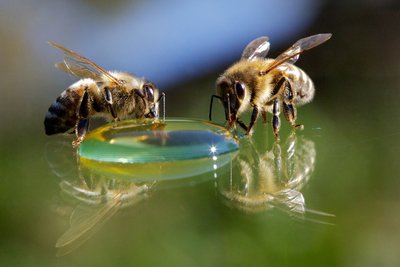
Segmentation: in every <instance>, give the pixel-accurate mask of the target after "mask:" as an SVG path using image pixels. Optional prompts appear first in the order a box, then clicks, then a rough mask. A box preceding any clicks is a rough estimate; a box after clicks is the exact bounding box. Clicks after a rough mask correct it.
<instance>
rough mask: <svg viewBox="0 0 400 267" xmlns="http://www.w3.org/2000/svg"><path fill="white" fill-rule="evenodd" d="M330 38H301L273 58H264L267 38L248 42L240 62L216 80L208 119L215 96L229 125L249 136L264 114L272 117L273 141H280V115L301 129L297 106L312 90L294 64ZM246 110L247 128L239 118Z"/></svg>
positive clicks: (306, 77) (321, 36) (305, 101)
mask: <svg viewBox="0 0 400 267" xmlns="http://www.w3.org/2000/svg"><path fill="white" fill-rule="evenodd" d="M331 36H332V35H331V34H317V35H313V36H309V37H306V38H302V39H300V40H298V41H297V42H295V43H294V44H293V45H292V46H291V47H289V48H288V49H287V50H285V51H284V52H283V53H281V54H280V55H279V56H278V57H276V58H275V59H270V58H266V55H267V53H268V51H269V47H270V44H269V42H268V37H266V36H263V37H259V38H257V39H254V40H253V41H251V42H250V43H249V44H248V45H247V46H246V47H245V49H244V50H243V53H242V57H241V59H240V60H239V61H238V62H237V63H235V64H233V65H232V66H231V67H229V68H228V69H227V70H226V71H225V72H224V73H223V74H222V75H221V76H220V77H219V78H218V79H217V81H216V94H215V95H212V97H211V102H210V113H209V118H210V120H211V112H212V103H213V98H214V97H215V98H217V99H219V100H220V102H221V103H222V104H223V106H224V110H225V118H226V121H227V123H228V125H229V126H230V127H231V126H235V125H236V124H238V125H239V126H241V127H242V128H243V129H244V130H245V131H246V134H248V135H250V134H251V133H252V128H253V126H254V123H255V122H256V120H257V118H258V116H259V115H260V114H261V115H262V117H263V119H264V122H265V121H266V117H267V115H266V114H267V112H269V113H272V115H273V116H272V120H271V122H272V127H273V131H274V135H275V137H276V139H279V128H280V119H279V115H280V113H281V112H282V113H283V114H284V115H285V118H286V120H287V121H288V122H289V123H290V124H291V125H292V126H293V127H294V128H303V126H302V125H301V124H297V123H296V118H297V110H296V107H297V106H301V105H304V104H306V103H308V102H310V101H311V100H312V99H313V97H314V94H315V88H314V84H313V82H312V80H311V79H310V77H309V76H308V75H307V74H306V73H305V72H304V71H303V70H301V69H300V68H299V67H296V66H295V65H293V64H294V63H295V62H296V61H297V60H298V58H299V55H300V54H301V53H303V52H305V51H307V50H310V49H312V48H314V47H316V46H318V45H320V44H322V43H324V42H326V41H327V40H329V39H330V38H331ZM247 110H252V114H251V120H250V123H249V125H246V124H245V123H243V122H242V121H241V119H240V118H239V116H240V115H241V114H242V113H243V112H245V111H247Z"/></svg>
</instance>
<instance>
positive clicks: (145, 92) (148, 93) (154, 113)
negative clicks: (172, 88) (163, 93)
mask: <svg viewBox="0 0 400 267" xmlns="http://www.w3.org/2000/svg"><path fill="white" fill-rule="evenodd" d="M135 94H136V95H138V96H139V97H140V98H141V99H142V100H143V102H144V104H145V106H146V109H145V114H144V116H145V117H146V118H155V117H158V100H159V98H158V89H157V87H156V86H155V85H154V84H153V83H151V82H145V83H144V84H143V86H142V88H141V90H137V89H136V90H135Z"/></svg>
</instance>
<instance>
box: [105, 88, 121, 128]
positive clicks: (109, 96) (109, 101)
mask: <svg viewBox="0 0 400 267" xmlns="http://www.w3.org/2000/svg"><path fill="white" fill-rule="evenodd" d="M104 90H105V92H106V95H105V99H106V102H107V104H108V109H109V110H110V113H111V116H112V117H113V118H114V121H117V120H119V119H118V116H117V113H116V112H115V110H114V108H113V99H112V94H111V91H110V89H109V88H108V87H105V88H104Z"/></svg>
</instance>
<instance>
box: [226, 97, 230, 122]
mask: <svg viewBox="0 0 400 267" xmlns="http://www.w3.org/2000/svg"><path fill="white" fill-rule="evenodd" d="M226 98H227V99H228V118H227V120H228V121H229V120H230V118H231V101H230V99H229V93H228V94H226Z"/></svg>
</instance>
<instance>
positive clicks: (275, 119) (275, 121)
mask: <svg viewBox="0 0 400 267" xmlns="http://www.w3.org/2000/svg"><path fill="white" fill-rule="evenodd" d="M272 114H273V116H272V129H273V130H274V135H275V139H276V140H279V128H280V127H281V122H280V119H279V114H280V103H279V100H278V99H277V98H275V100H274V102H273V106H272Z"/></svg>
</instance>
